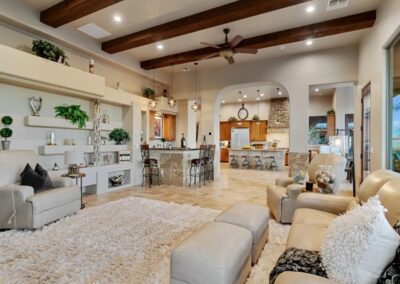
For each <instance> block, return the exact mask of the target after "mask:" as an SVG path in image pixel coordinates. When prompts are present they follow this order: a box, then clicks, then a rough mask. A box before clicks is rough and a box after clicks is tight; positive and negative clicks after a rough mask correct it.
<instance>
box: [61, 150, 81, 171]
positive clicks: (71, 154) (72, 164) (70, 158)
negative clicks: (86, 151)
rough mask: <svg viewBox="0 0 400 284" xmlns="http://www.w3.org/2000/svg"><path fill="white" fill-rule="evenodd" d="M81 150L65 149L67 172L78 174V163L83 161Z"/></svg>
mask: <svg viewBox="0 0 400 284" xmlns="http://www.w3.org/2000/svg"><path fill="white" fill-rule="evenodd" d="M84 162H85V161H84V158H83V152H81V151H66V152H65V164H67V165H68V174H79V165H80V164H82V163H84Z"/></svg>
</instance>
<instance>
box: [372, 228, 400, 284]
mask: <svg viewBox="0 0 400 284" xmlns="http://www.w3.org/2000/svg"><path fill="white" fill-rule="evenodd" d="M393 229H394V230H395V231H396V232H397V233H398V234H399V235H400V221H398V222H397V223H396V224H395V225H394V226H393ZM399 283H400V246H399V247H397V250H396V256H395V258H394V260H393V262H392V263H391V264H389V265H388V266H387V267H386V269H385V271H383V273H382V275H381V277H380V278H379V280H378V282H377V284H399Z"/></svg>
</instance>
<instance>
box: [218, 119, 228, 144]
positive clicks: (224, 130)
mask: <svg viewBox="0 0 400 284" xmlns="http://www.w3.org/2000/svg"><path fill="white" fill-rule="evenodd" d="M219 140H220V141H230V140H231V123H230V122H229V121H224V122H221V123H220V124H219Z"/></svg>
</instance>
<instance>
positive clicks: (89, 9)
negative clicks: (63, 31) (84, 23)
mask: <svg viewBox="0 0 400 284" xmlns="http://www.w3.org/2000/svg"><path fill="white" fill-rule="evenodd" d="M121 1H123V0H64V1H61V2H60V3H58V4H56V5H54V6H51V7H50V8H48V9H46V10H43V11H42V12H40V21H41V22H42V23H45V24H46V25H49V26H52V27H53V28H57V27H59V26H62V25H65V24H67V23H70V22H72V21H75V20H77V19H80V18H82V17H84V16H87V15H89V14H92V13H94V12H96V11H99V10H101V9H104V8H106V7H108V6H111V5H114V4H116V3H118V2H121Z"/></svg>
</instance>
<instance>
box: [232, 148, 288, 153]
mask: <svg viewBox="0 0 400 284" xmlns="http://www.w3.org/2000/svg"><path fill="white" fill-rule="evenodd" d="M229 150H230V151H251V152H286V151H287V150H284V149H234V148H229Z"/></svg>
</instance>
